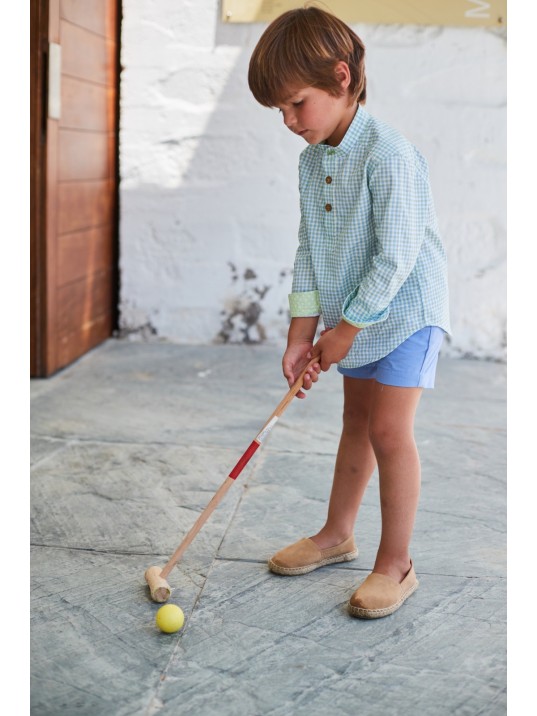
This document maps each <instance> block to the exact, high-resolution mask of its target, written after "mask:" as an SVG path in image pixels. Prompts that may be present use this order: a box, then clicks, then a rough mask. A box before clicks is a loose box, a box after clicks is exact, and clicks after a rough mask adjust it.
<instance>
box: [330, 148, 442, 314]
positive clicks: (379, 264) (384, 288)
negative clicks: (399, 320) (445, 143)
mask: <svg viewBox="0 0 537 716" xmlns="http://www.w3.org/2000/svg"><path fill="white" fill-rule="evenodd" d="M427 187H428V182H427V181H426V180H425V179H424V177H423V176H422V175H421V174H420V173H419V171H418V170H417V168H416V167H415V166H412V164H411V163H410V162H408V161H407V160H406V159H405V158H404V157H403V156H401V155H398V154H395V155H392V156H390V157H388V158H387V159H384V160H382V161H381V162H379V163H378V164H377V165H376V166H375V167H374V168H373V171H372V172H371V175H370V178H369V190H370V193H371V202H372V216H373V224H374V233H375V242H376V246H375V254H374V256H373V260H372V263H371V268H370V270H369V272H368V273H367V274H366V276H365V277H364V279H363V281H362V282H361V283H360V285H359V286H358V287H357V288H356V289H355V290H354V291H353V292H352V293H350V294H349V295H348V296H347V298H346V299H345V302H344V304H343V309H342V314H343V318H344V320H345V321H347V323H350V324H351V325H353V326H356V327H357V328H365V327H366V326H368V325H371V324H373V323H379V322H380V321H385V320H386V319H387V318H388V315H389V313H390V303H391V301H392V300H393V298H394V297H395V295H396V294H397V292H398V291H399V289H400V287H401V286H402V284H403V283H404V282H405V281H406V279H407V278H408V276H409V274H410V273H411V271H412V269H413V268H414V266H415V264H416V260H417V258H418V254H419V252H420V249H421V245H422V243H423V239H424V236H425V223H426V222H425V219H426V212H427V207H428V202H427V196H428V194H427V192H428V188H427Z"/></svg>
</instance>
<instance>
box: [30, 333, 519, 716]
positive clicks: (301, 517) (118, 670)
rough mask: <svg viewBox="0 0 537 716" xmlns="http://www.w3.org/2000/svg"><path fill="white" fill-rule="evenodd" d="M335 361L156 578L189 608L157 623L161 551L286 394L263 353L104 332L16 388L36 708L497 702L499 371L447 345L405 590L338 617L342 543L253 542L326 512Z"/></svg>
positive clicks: (368, 711) (359, 532) (426, 706)
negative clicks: (24, 465)
mask: <svg viewBox="0 0 537 716" xmlns="http://www.w3.org/2000/svg"><path fill="white" fill-rule="evenodd" d="M340 382H341V379H340V376H339V375H338V374H337V372H336V371H335V370H332V371H330V372H329V373H327V374H323V376H322V380H321V381H320V382H319V383H318V384H317V385H316V386H315V389H314V390H312V391H311V392H310V394H309V396H308V399H307V400H305V401H298V400H295V401H294V402H293V403H292V405H291V406H290V407H289V408H288V410H287V412H286V413H285V414H284V416H283V417H282V419H281V420H280V421H279V423H278V424H277V426H276V427H275V429H274V430H273V432H272V434H271V436H270V438H269V439H268V440H267V442H266V443H265V444H264V446H263V448H262V450H260V451H259V452H258V453H257V454H256V456H255V457H254V458H253V459H252V461H251V463H250V465H248V467H247V468H246V469H245V471H244V472H243V473H242V475H241V476H240V477H239V479H238V480H237V484H236V485H234V486H233V487H232V489H231V490H230V491H229V493H228V494H227V496H226V498H225V500H224V501H223V502H222V503H221V505H220V506H219V507H218V509H217V510H216V512H215V513H214V514H213V516H212V517H211V519H210V520H209V521H208V522H207V524H206V526H205V527H204V528H203V530H202V531H201V532H200V534H199V535H198V537H197V538H196V540H195V541H194V542H193V544H192V545H191V547H190V548H189V549H188V551H187V552H186V554H185V556H184V558H183V560H182V561H181V562H180V563H179V565H178V567H177V568H176V569H174V571H173V572H172V574H171V575H170V578H169V582H170V584H171V585H172V587H173V588H174V591H173V593H172V596H171V599H170V601H171V602H173V603H176V604H178V605H180V606H181V608H182V609H183V611H184V613H185V616H186V622H185V626H184V628H183V629H182V630H181V631H180V632H179V633H177V634H173V635H165V634H163V633H161V632H160V631H158V630H157V628H156V626H155V623H154V619H155V613H156V611H157V609H158V605H156V604H154V603H153V602H152V601H151V600H150V598H149V595H148V590H147V586H146V584H145V582H144V578H143V574H144V571H145V569H146V567H148V566H150V565H152V564H164V562H165V561H166V560H167V558H168V557H169V556H170V555H171V554H172V552H173V551H174V550H175V548H176V547H177V545H178V544H179V543H180V542H181V540H182V538H183V536H184V535H185V533H186V532H187V531H188V529H189V528H190V527H191V525H192V524H193V522H194V520H195V518H196V516H197V514H198V513H199V512H200V511H201V510H202V509H203V507H204V506H205V505H206V504H207V502H208V501H209V499H210V498H211V496H212V495H213V493H214V491H215V490H216V489H217V488H218V486H219V485H220V484H221V483H222V481H223V480H224V479H225V477H226V475H227V474H228V473H229V471H230V469H231V468H232V467H233V466H234V465H235V463H236V461H237V459H238V458H239V457H240V456H241V455H242V453H243V451H244V449H245V448H246V447H247V445H249V443H250V442H251V440H252V439H253V438H254V437H255V435H256V434H257V432H258V431H259V429H260V428H261V426H262V425H263V424H264V422H265V421H266V419H267V418H268V417H269V416H270V414H271V413H272V411H273V409H274V408H275V406H276V405H277V403H278V402H279V400H280V399H281V398H282V397H283V395H284V394H285V392H286V386H285V385H284V382H283V379H282V378H281V375H280V352H279V350H278V349H277V348H269V347H261V346H259V347H255V346H253V347H248V346H213V347H185V346H178V345H172V344H168V343H158V342H155V343H134V342H128V341H119V340H110V341H108V342H107V343H105V344H104V345H102V346H101V347H100V348H98V349H96V350H95V351H93V352H92V353H90V354H88V355H87V356H85V357H84V358H83V359H81V360H80V361H78V362H77V363H76V364H74V365H73V366H71V367H70V368H68V369H66V370H64V371H63V372H61V373H60V374H58V375H57V376H55V377H53V378H50V379H48V380H34V381H32V385H31V395H32V403H31V418H32V473H31V537H32V559H31V572H32V573H31V584H32V597H31V607H32V621H31V672H32V674H31V712H32V714H33V715H34V716H68V715H70V714H80V715H81V714H85V715H88V716H100V715H101V714H103V715H104V714H106V715H107V716H127V715H131V714H140V716H142V715H143V716H153V715H154V714H159V716H168V715H170V716H171V715H174V716H177V715H182V714H185V715H186V714H189V715H190V714H195V715H196V716H205V715H213V714H214V715H216V716H228V715H229V716H242V715H244V716H306V715H307V716H325V715H326V716H332V715H337V716H339V715H341V716H346V715H347V714H349V716H350V715H351V714H352V716H355V714H363V715H364V716H377V715H378V716H390V715H392V714H393V715H394V716H406V715H407V714H408V715H410V714H412V716H416V715H419V716H429V715H430V716H444V715H445V716H448V715H449V716H453V715H454V714H460V715H461V716H462V715H468V716H478V714H486V716H495V715H497V714H498V715H499V714H505V713H506V579H505V577H506V557H505V547H506V534H505V531H506V519H505V516H506V507H505V498H506V486H505V476H506V456H505V450H506V439H505V422H506V420H505V418H506V416H505V413H506V385H505V366H504V365H501V364H497V363H489V362H480V361H465V360H453V359H448V358H441V360H440V364H439V370H438V377H437V389H436V390H434V391H428V392H426V393H425V394H424V396H423V398H422V402H421V406H420V410H419V413H418V418H417V424H416V436H417V441H418V444H419V449H420V454H421V460H422V470H423V483H422V497H421V503H420V510H419V513H418V519H417V523H416V530H415V535H414V540H413V545H412V552H413V557H414V562H415V566H416V571H417V573H418V577H419V579H420V588H419V590H418V591H417V592H416V594H415V595H413V596H412V597H411V598H410V599H409V600H408V602H406V603H405V605H404V606H403V607H402V608H401V609H400V610H399V611H397V612H396V613H395V614H393V615H392V616H390V617H387V618H385V619H380V620H375V621H362V620H358V619H353V618H351V617H350V616H349V615H348V614H347V612H346V608H345V604H346V602H347V600H348V597H349V596H350V594H351V593H352V591H354V589H355V588H356V586H357V585H358V584H359V583H360V581H361V580H362V579H363V578H364V577H365V576H366V575H367V574H368V572H369V571H370V570H371V567H372V564H373V561H374V558H375V551H376V547H377V544H378V538H379V531H380V524H379V507H378V480H377V477H376V476H374V477H373V479H372V481H371V484H370V486H369V488H368V491H367V492H366V496H365V500H364V503H363V506H362V508H361V511H360V515H359V519H358V522H357V525H356V539H357V543H358V545H359V548H360V557H359V558H358V560H356V561H354V562H350V563H346V564H344V565H339V566H337V565H336V566H332V567H325V568H324V569H322V570H319V571H317V572H313V573H311V574H308V575H304V576H302V577H296V578H291V577H279V576H276V575H273V574H272V573H270V572H269V571H268V570H267V567H266V560H267V557H268V556H269V555H270V554H271V553H272V552H273V551H275V550H277V549H279V548H280V547H282V546H284V545H285V544H287V543H289V542H291V541H294V540H296V539H298V538H299V537H301V536H304V535H308V534H312V533H313V532H314V531H316V530H317V529H318V528H319V527H320V526H321V524H322V521H323V517H324V514H325V509H326V502H327V497H328V494H329V490H330V484H331V472H332V467H333V461H334V454H335V451H336V448H337V443H338V437H339V430H340V423H341V407H342V398H341V386H340Z"/></svg>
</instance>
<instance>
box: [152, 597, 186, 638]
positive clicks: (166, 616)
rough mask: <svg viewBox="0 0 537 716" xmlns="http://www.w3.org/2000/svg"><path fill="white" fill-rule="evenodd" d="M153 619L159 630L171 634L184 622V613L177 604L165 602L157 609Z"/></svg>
mask: <svg viewBox="0 0 537 716" xmlns="http://www.w3.org/2000/svg"><path fill="white" fill-rule="evenodd" d="M155 621H156V622H157V626H158V628H159V629H160V631H163V632H165V633H166V634H173V633H174V632H176V631H179V629H180V628H181V627H182V626H183V624H184V623H185V615H184V614H183V610H182V609H180V607H178V606H177V604H165V605H164V606H163V607H161V608H160V609H159V610H158V612H157V616H156V620H155Z"/></svg>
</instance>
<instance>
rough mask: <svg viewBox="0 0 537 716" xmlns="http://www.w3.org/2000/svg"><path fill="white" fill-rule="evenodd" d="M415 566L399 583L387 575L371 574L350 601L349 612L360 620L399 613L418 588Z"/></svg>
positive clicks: (411, 566)
mask: <svg viewBox="0 0 537 716" xmlns="http://www.w3.org/2000/svg"><path fill="white" fill-rule="evenodd" d="M418 585H419V582H418V580H417V579H416V573H415V572H414V565H413V564H412V562H410V569H409V570H408V572H407V573H406V575H405V577H404V578H403V580H402V581H401V582H400V583H399V582H396V581H395V579H392V578H391V577H388V576H387V575H385V574H378V573H377V572H371V574H370V575H369V576H368V577H366V579H365V580H364V581H363V582H362V584H361V585H360V586H359V587H358V589H357V590H356V591H355V592H354V594H353V595H352V597H351V598H350V600H349V612H350V614H351V615H352V616H353V617H358V618H359V619H378V618H379V617H387V616H388V615H389V614H393V612H395V611H397V609H399V607H400V606H401V605H402V604H403V602H404V601H405V600H406V599H408V597H410V595H411V594H413V593H414V592H415V591H416V589H417V588H418Z"/></svg>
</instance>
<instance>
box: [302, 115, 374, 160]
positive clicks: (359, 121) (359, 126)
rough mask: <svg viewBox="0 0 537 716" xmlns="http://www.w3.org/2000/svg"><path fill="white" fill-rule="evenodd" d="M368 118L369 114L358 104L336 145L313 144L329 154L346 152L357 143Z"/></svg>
mask: <svg viewBox="0 0 537 716" xmlns="http://www.w3.org/2000/svg"><path fill="white" fill-rule="evenodd" d="M368 118H369V114H368V113H367V112H366V110H365V109H364V108H363V106H362V105H358V109H357V110H356V114H355V115H354V117H353V120H352V122H351V123H350V124H349V127H348V129H347V131H346V132H345V136H344V137H343V139H342V140H341V142H340V143H339V144H338V145H337V147H332V146H330V145H329V144H314V145H313V146H314V147H315V148H316V149H318V150H320V151H323V152H330V153H331V154H348V153H349V152H350V151H351V150H352V149H353V148H354V147H355V146H356V145H357V144H358V140H359V138H360V135H361V134H362V132H363V130H364V127H365V125H366V123H367V120H368Z"/></svg>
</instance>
